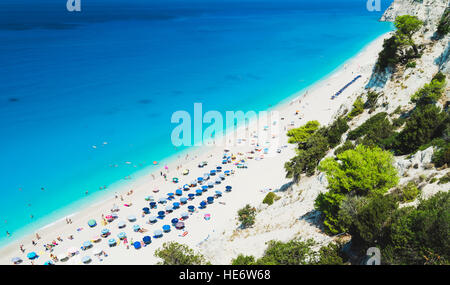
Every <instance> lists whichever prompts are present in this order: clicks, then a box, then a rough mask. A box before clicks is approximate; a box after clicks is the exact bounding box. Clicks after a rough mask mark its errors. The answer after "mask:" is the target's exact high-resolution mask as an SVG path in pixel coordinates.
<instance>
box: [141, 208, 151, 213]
mask: <svg viewBox="0 0 450 285" xmlns="http://www.w3.org/2000/svg"><path fill="white" fill-rule="evenodd" d="M142 211H143V212H144V213H145V214H150V209H149V208H148V207H144V208H142Z"/></svg>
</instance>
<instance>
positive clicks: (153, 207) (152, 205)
mask: <svg viewBox="0 0 450 285" xmlns="http://www.w3.org/2000/svg"><path fill="white" fill-rule="evenodd" d="M149 205H150V209H155V208H156V207H157V205H156V202H150V204H149Z"/></svg>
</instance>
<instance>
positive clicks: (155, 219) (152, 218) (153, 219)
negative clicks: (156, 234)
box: [148, 216, 158, 223]
mask: <svg viewBox="0 0 450 285" xmlns="http://www.w3.org/2000/svg"><path fill="white" fill-rule="evenodd" d="M148 220H149V221H150V223H155V222H156V221H158V219H157V218H156V217H155V216H151V217H150V218H149V219H148Z"/></svg>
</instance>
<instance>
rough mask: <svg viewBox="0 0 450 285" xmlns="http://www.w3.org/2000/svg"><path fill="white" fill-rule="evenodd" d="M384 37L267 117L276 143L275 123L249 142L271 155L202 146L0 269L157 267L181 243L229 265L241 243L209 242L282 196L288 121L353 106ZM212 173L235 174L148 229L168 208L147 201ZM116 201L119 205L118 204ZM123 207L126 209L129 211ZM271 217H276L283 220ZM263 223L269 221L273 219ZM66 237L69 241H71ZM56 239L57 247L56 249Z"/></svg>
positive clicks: (4, 260)
mask: <svg viewBox="0 0 450 285" xmlns="http://www.w3.org/2000/svg"><path fill="white" fill-rule="evenodd" d="M388 35H389V34H385V35H383V36H381V37H379V38H377V39H376V40H374V41H373V42H371V43H370V44H369V45H368V46H366V47H365V48H364V49H363V50H362V51H361V52H360V53H359V54H357V55H356V56H355V57H353V58H352V59H351V60H349V61H347V62H346V63H345V64H344V65H343V66H342V67H340V68H339V69H338V70H337V71H335V72H334V73H333V74H332V75H330V76H328V77H327V78H325V79H324V80H322V81H320V82H319V83H317V84H316V85H314V86H313V87H312V88H310V89H309V90H307V91H302V92H300V93H298V94H296V95H294V96H293V97H292V98H294V99H292V100H289V101H288V102H285V103H283V104H280V105H278V106H276V107H274V108H273V109H271V110H275V111H277V112H279V117H280V118H284V119H283V120H281V119H280V121H278V122H277V125H276V126H274V127H280V134H279V136H275V137H272V136H271V135H272V133H271V131H272V126H273V124H272V123H273V122H271V128H269V130H267V131H265V130H263V129H261V128H259V130H258V133H259V136H258V137H254V138H253V139H254V142H255V143H259V145H260V147H261V148H262V149H264V148H269V153H268V154H266V155H264V154H263V150H261V151H256V152H255V153H254V154H250V153H249V152H250V151H252V150H253V151H254V150H255V147H256V144H254V145H251V144H250V142H251V141H250V142H249V141H245V142H243V143H241V144H238V143H235V144H234V145H233V146H217V145H215V146H212V145H209V146H202V147H200V148H197V149H195V150H192V151H190V152H188V154H189V156H188V157H182V158H180V159H179V160H176V161H173V162H172V163H170V164H169V165H168V171H166V170H164V169H163V165H161V169H159V170H158V171H156V172H154V173H148V175H144V176H143V177H142V178H140V179H131V180H129V182H128V183H127V184H126V185H125V186H124V187H123V189H122V190H121V191H118V197H117V198H116V197H115V194H116V193H114V192H111V193H110V194H109V198H107V199H106V198H105V200H104V201H102V202H100V203H97V204H95V205H91V206H89V207H86V208H84V209H80V210H79V211H78V212H77V213H75V214H73V215H71V216H70V219H71V220H72V223H71V224H67V223H66V220H65V218H64V217H62V219H61V220H59V221H56V222H55V223H53V224H51V225H49V226H47V227H45V228H42V229H40V230H38V231H37V233H38V234H39V236H40V237H41V238H40V239H39V240H37V239H36V236H35V235H30V236H27V237H25V238H23V239H21V240H18V241H16V242H13V243H11V244H9V245H7V246H6V247H3V248H1V249H0V264H12V262H11V259H12V258H14V257H20V258H21V259H22V260H23V262H22V263H21V264H31V261H30V260H29V259H28V258H27V253H29V252H35V253H36V254H37V255H38V256H39V257H38V258H37V259H34V261H33V263H34V264H38V265H40V264H44V263H45V262H46V261H48V260H51V258H50V254H53V255H55V256H60V255H62V254H66V253H67V252H68V250H69V249H71V248H76V249H77V250H78V252H79V253H78V254H76V255H75V256H73V257H70V258H68V260H67V261H58V262H56V264H57V265H60V264H82V261H81V260H82V258H83V257H85V256H89V257H91V262H89V264H156V263H157V262H158V259H157V258H156V257H155V256H154V251H155V249H157V248H159V247H161V246H162V244H163V243H164V242H169V241H176V242H179V243H183V244H186V245H188V246H190V247H191V248H193V249H194V250H196V251H200V252H202V253H203V254H205V256H207V257H208V258H211V260H212V263H213V264H225V263H229V262H230V259H231V258H232V257H234V256H235V255H236V253H237V252H239V251H240V249H241V248H244V247H245V243H242V244H240V245H238V244H236V247H239V248H236V249H234V250H229V249H228V247H224V246H222V245H221V244H220V243H212V241H215V240H220V237H221V236H222V235H224V232H225V231H234V230H235V229H237V228H238V226H239V223H238V221H237V211H238V210H239V209H240V208H242V207H243V206H245V205H246V204H250V205H253V206H255V207H256V206H258V205H260V204H261V203H262V200H263V198H264V197H265V195H266V194H267V191H271V190H276V189H279V188H280V187H282V186H283V185H285V184H286V183H289V182H290V179H287V178H285V170H284V164H285V162H287V161H288V160H289V159H290V158H292V157H293V156H294V155H295V145H291V144H288V143H287V136H286V129H288V128H289V127H292V126H290V124H291V122H292V121H293V122H294V126H295V127H299V126H301V125H303V124H305V123H306V122H307V121H310V120H318V121H319V122H320V124H322V125H326V124H328V123H329V122H330V121H331V120H332V119H333V117H334V116H335V115H336V114H338V113H339V112H342V110H343V109H345V108H346V107H348V106H350V105H351V104H352V103H353V101H354V100H355V99H356V97H357V96H358V95H360V94H362V93H363V90H364V87H365V86H366V84H367V83H368V81H369V78H370V76H371V73H372V68H373V66H374V64H375V61H376V58H377V54H378V53H379V51H380V50H381V48H382V44H383V40H384V39H385V38H386V37H387V36H388ZM358 75H361V78H359V79H358V80H356V81H355V82H354V83H353V84H352V85H350V86H349V87H348V88H347V89H345V90H344V91H343V92H342V94H340V95H339V96H338V97H337V98H335V99H334V100H332V99H331V96H332V95H334V94H335V93H336V92H337V91H339V90H340V89H341V88H342V87H344V86H345V85H346V84H347V83H349V82H351V81H352V80H353V79H354V78H355V77H356V76H358ZM281 99H282V98H280V101H281ZM236 111H237V110H236ZM296 111H299V114H296ZM251 124H256V122H251ZM263 134H266V135H267V139H263V138H262V135H263ZM284 146H286V147H284ZM225 148H228V149H229V152H228V154H230V155H231V154H233V155H235V156H236V160H234V161H233V163H228V164H222V157H223V155H224V149H225ZM278 148H280V149H281V152H280V153H278V152H277V149H278ZM239 153H241V154H242V155H240V154H239ZM249 156H253V159H249V158H248V157H249ZM256 158H258V159H256ZM241 159H245V160H246V164H247V166H248V168H246V169H241V168H237V167H236V166H235V165H234V163H235V162H237V161H239V160H241ZM202 161H207V162H208V165H207V166H205V167H203V168H199V167H198V164H199V163H200V162H202ZM178 165H182V167H181V168H180V169H178V170H177V166H178ZM217 165H221V166H222V167H223V171H225V170H230V171H231V170H234V174H232V175H230V176H226V177H225V179H224V180H223V181H222V182H221V183H220V184H215V186H214V187H213V188H209V190H208V191H207V192H204V193H203V194H202V196H195V198H194V199H193V200H192V201H188V202H187V204H186V205H181V207H180V209H176V210H174V211H173V212H172V213H168V214H167V215H166V217H165V218H164V219H162V220H161V219H158V220H157V222H156V223H154V224H149V223H148V221H149V216H153V215H157V212H158V211H161V210H164V209H165V207H166V205H167V204H164V205H161V204H159V203H158V206H157V209H150V214H147V215H144V216H142V208H144V207H148V206H149V201H146V199H145V197H147V196H152V197H153V198H154V200H155V201H156V202H157V201H158V200H159V199H160V198H167V193H175V191H176V190H177V189H178V188H179V187H182V186H183V185H184V184H189V183H190V182H191V181H193V180H196V179H197V177H202V176H203V174H204V173H206V172H209V171H210V170H211V169H215V168H216V166H217ZM185 169H189V174H188V175H183V174H182V172H183V170H185ZM160 170H161V171H163V173H165V174H166V175H167V181H166V180H165V179H164V178H163V177H162V176H161V175H160V173H159V171H160ZM222 173H223V172H222ZM152 174H153V175H154V176H155V177H156V179H155V180H154V179H153V178H152ZM173 177H178V178H179V182H178V183H177V184H175V183H173V182H172V178H173ZM217 177H218V175H216V176H212V178H211V179H210V180H209V181H215V180H216V178H217ZM226 185H230V186H232V191H231V192H226V191H225V186H226ZM154 189H158V190H159V192H157V193H155V192H153V190H154ZM196 189H198V186H197V187H192V188H191V189H190V190H189V191H183V195H182V196H181V197H187V194H189V193H195V190H196ZM130 190H133V193H132V194H131V195H127V193H128V192H129V191H130ZM217 190H218V191H221V192H222V197H219V198H217V199H214V203H213V204H208V205H207V207H206V208H205V209H198V206H199V203H200V202H201V201H203V200H206V198H207V197H209V196H214V193H215V191H217ZM121 196H122V197H123V201H122V200H121V198H120V197H121ZM179 199H180V198H179V196H175V199H174V200H173V201H168V204H172V203H173V202H175V201H177V202H178V201H179ZM124 204H129V205H131V206H129V207H127V206H125V205H124ZM114 205H116V206H118V209H119V211H118V212H116V214H117V215H118V218H117V219H115V220H114V221H112V222H110V223H108V224H106V225H103V224H102V215H104V216H107V215H109V214H111V209H112V208H113V207H114ZM188 205H194V206H195V208H196V211H195V212H194V213H190V215H189V217H188V219H186V220H185V221H184V223H185V229H184V230H177V229H175V228H174V227H172V225H171V220H172V219H173V218H180V214H181V213H183V212H187V206H188ZM308 207H310V205H308ZM274 211H276V209H275V210H274ZM205 214H210V217H211V218H210V219H209V220H206V219H205V218H204V216H205ZM276 214H277V215H279V214H280V213H276ZM283 214H284V215H287V216H288V217H292V218H293V219H295V218H296V217H298V213H295V212H292V213H289V212H287V213H283ZM130 215H134V216H135V217H136V221H135V222H129V221H128V220H127V217H128V216H130ZM274 215H275V214H274ZM266 218H267V219H270V217H266ZM90 219H95V220H96V221H97V226H95V227H92V228H91V227H89V226H88V224H87V222H88V220H90ZM120 221H124V222H125V223H126V226H125V228H123V229H119V228H118V224H119V222H120ZM135 224H138V225H139V226H140V227H141V228H143V229H145V230H147V232H145V233H140V232H134V231H133V225H135ZM163 225H170V226H171V231H170V232H169V233H164V234H163V236H162V237H161V238H157V239H156V238H154V237H153V235H154V234H153V233H154V231H155V230H158V229H159V230H161V229H162V226H163ZM104 228H106V229H109V231H110V236H109V237H106V238H100V240H99V241H98V242H92V247H91V248H89V249H87V250H82V249H80V247H81V246H82V245H83V243H84V242H85V241H91V240H93V239H94V237H97V236H100V234H101V230H102V229H104ZM77 229H81V230H77ZM120 232H125V233H126V235H127V241H128V243H127V244H125V243H124V241H119V238H118V237H117V235H118V234H119V233H120ZM183 233H184V234H183ZM277 234H279V236H277V237H274V236H268V237H265V238H260V239H253V240H251V243H252V244H253V246H252V248H253V249H252V251H253V253H255V254H261V253H262V252H263V250H264V249H265V246H266V245H265V244H264V242H265V240H267V239H270V238H280V239H283V238H284V237H283V231H279V232H277ZM71 235H72V236H73V239H69V238H68V237H69V236H71ZM147 235H148V236H151V238H152V242H151V243H150V244H148V245H146V246H145V247H142V248H140V249H135V248H134V247H133V246H132V242H135V241H142V238H143V237H144V236H147ZM58 237H60V238H61V239H62V241H58V240H57V238H58ZM110 238H115V239H116V240H117V241H119V243H118V244H117V245H116V246H114V247H110V246H109V245H108V240H109V239H110ZM32 240H34V241H35V242H36V245H32ZM52 241H56V242H57V245H55V246H54V247H53V250H52V252H50V251H46V250H45V248H44V245H45V244H48V243H51V242H52ZM223 242H226V241H223ZM21 244H23V248H24V252H23V253H22V252H21V250H20V248H19V246H20V245H21ZM127 245H128V247H127ZM98 249H102V250H103V251H104V252H105V253H106V254H107V257H105V256H101V257H98V256H95V255H94V253H95V252H97V251H98Z"/></svg>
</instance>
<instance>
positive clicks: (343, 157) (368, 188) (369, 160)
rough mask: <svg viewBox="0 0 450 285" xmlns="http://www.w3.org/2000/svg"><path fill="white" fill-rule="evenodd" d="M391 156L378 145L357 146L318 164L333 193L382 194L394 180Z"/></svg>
mask: <svg viewBox="0 0 450 285" xmlns="http://www.w3.org/2000/svg"><path fill="white" fill-rule="evenodd" d="M392 163H393V156H392V154H391V153H389V152H387V151H383V150H382V149H380V148H378V147H374V148H371V147H367V146H364V145H358V146H357V147H356V148H355V149H354V150H352V149H350V150H347V151H345V152H343V153H341V154H339V155H338V156H337V160H335V159H333V158H327V159H325V160H324V161H322V162H321V163H320V165H319V170H320V171H322V172H325V174H326V176H327V179H328V184H329V186H328V187H329V189H331V190H333V191H335V192H336V193H342V194H346V193H350V192H353V193H354V194H356V195H363V196H364V195H368V194H383V193H386V191H387V190H388V189H389V188H391V187H394V186H395V185H396V184H397V183H398V180H399V178H398V176H397V170H396V169H395V167H394V166H393V165H392Z"/></svg>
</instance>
